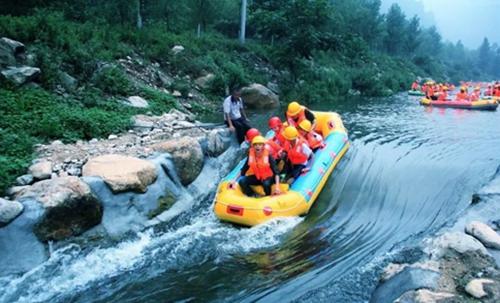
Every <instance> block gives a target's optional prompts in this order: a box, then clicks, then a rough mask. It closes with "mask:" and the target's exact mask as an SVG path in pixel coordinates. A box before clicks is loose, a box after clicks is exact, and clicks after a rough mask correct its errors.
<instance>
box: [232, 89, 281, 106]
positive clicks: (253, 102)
mask: <svg viewBox="0 0 500 303" xmlns="http://www.w3.org/2000/svg"><path fill="white" fill-rule="evenodd" d="M241 97H242V98H243V100H244V102H245V104H246V105H247V106H248V107H250V108H256V109H267V108H276V107H278V106H279V104H280V101H279V98H278V96H277V95H276V94H275V93H273V92H272V91H271V90H270V89H269V88H267V87H265V86H264V85H261V84H257V83H254V84H251V85H250V86H247V87H244V88H243V89H242V90H241Z"/></svg>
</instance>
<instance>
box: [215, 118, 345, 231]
mask: <svg viewBox="0 0 500 303" xmlns="http://www.w3.org/2000/svg"><path fill="white" fill-rule="evenodd" d="M314 115H315V116H316V120H317V127H316V131H317V132H318V133H321V134H322V135H323V137H324V143H325V147H324V148H322V149H319V150H317V151H316V152H315V153H314V156H313V161H314V162H313V163H312V165H311V166H310V170H309V171H308V172H307V173H305V174H303V175H301V176H300V177H298V178H297V180H295V182H294V183H292V185H291V186H290V188H288V186H286V185H285V184H281V185H280V189H281V190H282V192H283V194H281V195H277V196H264V197H260V198H255V197H248V196H246V195H244V194H243V192H242V191H241V189H240V187H239V185H236V186H235V187H232V186H230V182H231V181H236V180H235V177H236V175H237V174H238V172H239V171H240V170H241V168H242V166H243V165H244V163H245V161H246V159H243V160H242V161H241V162H240V163H239V164H238V165H237V166H236V167H235V168H234V169H233V170H232V171H231V172H230V173H229V175H228V176H226V177H225V178H224V179H223V180H222V181H221V183H220V184H219V187H218V190H217V194H216V197H215V203H214V212H215V214H216V215H217V217H218V218H219V219H220V220H222V221H227V222H231V223H235V224H239V225H245V226H254V225H257V224H261V223H263V222H265V221H268V220H270V219H272V218H276V217H291V216H300V215H304V214H307V213H308V212H309V209H310V208H311V206H312V204H313V203H314V201H315V200H316V198H317V197H318V195H319V193H320V192H321V190H322V189H323V186H324V185H325V183H326V181H327V179H328V177H329V176H330V174H331V173H332V171H333V169H334V168H335V166H336V165H337V163H338V162H339V161H340V159H341V158H342V156H343V155H344V154H345V152H346V151H347V149H348V148H349V141H348V137H347V131H346V129H345V128H344V124H343V123H342V120H341V118H340V116H339V115H338V114H337V113H333V112H314ZM255 189H256V190H257V191H259V192H260V193H262V194H263V192H264V190H263V188H262V186H257V187H255Z"/></svg>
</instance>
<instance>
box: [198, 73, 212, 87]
mask: <svg viewBox="0 0 500 303" xmlns="http://www.w3.org/2000/svg"><path fill="white" fill-rule="evenodd" d="M214 78H215V75H214V74H208V75H206V76H203V77H199V78H197V79H196V80H194V83H196V85H198V86H199V87H201V88H207V87H208V84H209V83H210V81H212V80H213V79H214Z"/></svg>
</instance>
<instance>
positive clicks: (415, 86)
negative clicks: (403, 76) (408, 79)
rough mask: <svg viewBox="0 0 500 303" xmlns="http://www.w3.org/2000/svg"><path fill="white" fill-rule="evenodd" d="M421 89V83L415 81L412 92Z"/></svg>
mask: <svg viewBox="0 0 500 303" xmlns="http://www.w3.org/2000/svg"><path fill="white" fill-rule="evenodd" d="M419 89H420V83H419V81H418V80H415V81H413V83H412V84H411V90H412V91H418V90H419Z"/></svg>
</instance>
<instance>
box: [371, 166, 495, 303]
mask: <svg viewBox="0 0 500 303" xmlns="http://www.w3.org/2000/svg"><path fill="white" fill-rule="evenodd" d="M499 230H500V173H497V176H496V177H495V178H494V179H493V180H492V181H491V182H490V183H489V184H488V185H486V186H485V187H484V188H483V189H482V190H480V191H479V192H478V193H477V194H475V195H474V196H473V199H472V202H471V205H470V207H469V208H468V209H467V210H466V211H465V212H464V213H463V214H462V215H461V216H460V218H459V219H458V220H457V221H456V222H455V223H453V224H452V225H451V226H448V227H445V228H444V229H443V230H442V231H440V232H439V233H438V234H437V235H436V236H433V237H429V238H426V239H425V240H424V241H422V243H420V244H418V245H417V246H415V247H411V248H407V249H404V250H403V251H401V252H399V253H398V254H396V256H394V257H392V258H391V259H392V262H391V263H389V264H387V266H386V267H385V268H384V270H383V273H382V275H381V277H380V281H379V284H378V286H377V288H376V289H375V291H374V293H373V295H372V298H371V300H370V302H400V303H403V302H404V303H410V302H421V303H423V302H443V303H444V302H446V303H448V302H499V301H500V269H499V265H500V250H499V249H500V235H499V234H498V231H499Z"/></svg>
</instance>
